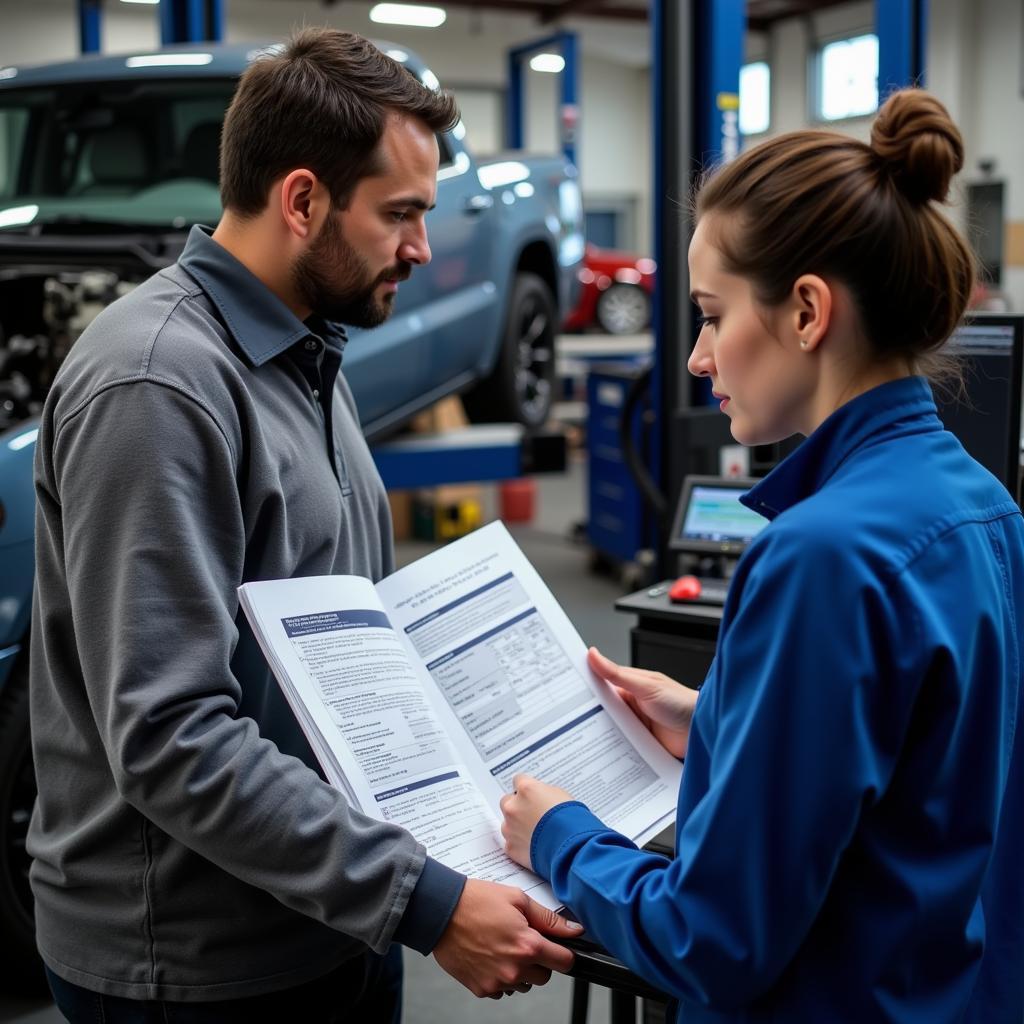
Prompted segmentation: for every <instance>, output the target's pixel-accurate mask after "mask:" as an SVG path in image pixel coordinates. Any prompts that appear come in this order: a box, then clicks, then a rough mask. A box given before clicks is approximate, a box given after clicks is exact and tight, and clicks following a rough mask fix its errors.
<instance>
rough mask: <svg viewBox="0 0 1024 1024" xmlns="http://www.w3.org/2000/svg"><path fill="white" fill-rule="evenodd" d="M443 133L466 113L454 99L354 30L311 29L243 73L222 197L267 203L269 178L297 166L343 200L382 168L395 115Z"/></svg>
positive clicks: (239, 206) (251, 204)
mask: <svg viewBox="0 0 1024 1024" xmlns="http://www.w3.org/2000/svg"><path fill="white" fill-rule="evenodd" d="M391 114H397V115H398V116H400V117H414V118H417V119H418V120H420V121H422V122H423V123H424V124H426V125H427V126H428V127H429V128H431V129H432V130H433V131H435V132H445V131H450V130H451V129H452V128H453V127H454V126H455V125H456V124H457V123H458V120H459V112H458V108H457V107H456V105H455V100H454V98H453V97H452V96H451V95H450V94H448V93H443V92H435V91H434V90H433V89H429V88H427V87H426V86H425V85H423V84H422V83H421V82H420V81H419V80H418V79H417V78H416V77H415V76H414V75H413V74H412V72H410V71H409V70H407V69H406V68H405V67H403V66H402V65H401V64H400V63H399V62H398V61H395V60H392V59H391V58H390V57H388V56H386V55H385V54H383V53H381V52H380V50H378V49H377V47H376V46H374V45H373V44H372V43H371V42H369V41H368V40H366V39H364V38H363V37H362V36H358V35H355V34H353V33H351V32H339V31H337V30H336V29H329V28H306V29H303V30H301V31H300V32H298V33H297V34H296V35H294V36H293V37H292V38H291V39H290V40H289V41H288V43H287V44H286V45H285V46H284V48H283V49H281V50H280V51H278V52H268V53H267V54H266V55H265V56H261V57H258V58H257V59H256V60H255V61H253V63H252V64H251V65H250V66H249V67H248V69H247V70H246V71H245V73H244V74H243V75H242V77H241V80H240V82H239V84H238V89H237V90H236V92H235V95H234V98H233V99H232V101H231V106H230V107H229V108H228V112H227V115H226V117H225V119H224V129H223V132H222V134H221V144H220V196H221V202H222V204H223V205H224V208H225V209H226V210H230V211H231V212H232V213H236V214H240V215H241V216H243V217H246V216H254V215H256V214H258V213H260V212H261V211H262V210H263V209H264V208H265V207H266V205H267V199H268V196H269V193H270V187H271V185H272V184H273V183H274V182H275V181H277V180H278V179H279V178H281V177H282V176H283V175H285V174H287V173H288V172H289V171H293V170H295V169H296V168H298V167H305V168H308V169H309V170H311V171H312V172H313V173H314V174H316V176H317V177H318V178H319V179H320V180H321V181H323V183H324V185H325V186H326V187H327V189H328V191H329V192H330V195H331V200H332V202H333V203H334V204H335V205H337V206H345V205H346V204H347V203H348V200H349V199H350V198H351V195H352V191H353V190H354V188H355V186H356V183H357V182H358V181H359V180H360V179H361V178H365V177H367V176H369V175H371V174H373V173H375V172H376V171H377V168H378V154H377V146H378V143H379V142H380V139H381V136H382V135H383V134H384V128H385V125H386V123H387V119H388V116H389V115H391Z"/></svg>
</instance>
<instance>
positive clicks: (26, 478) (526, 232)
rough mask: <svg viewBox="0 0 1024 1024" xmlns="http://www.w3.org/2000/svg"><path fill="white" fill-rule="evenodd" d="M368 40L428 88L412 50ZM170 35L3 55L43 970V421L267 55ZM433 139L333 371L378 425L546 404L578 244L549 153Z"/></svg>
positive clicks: (566, 175)
mask: <svg viewBox="0 0 1024 1024" xmlns="http://www.w3.org/2000/svg"><path fill="white" fill-rule="evenodd" d="M378 46H379V47H380V48H381V49H382V50H384V51H385V52H387V53H388V54H389V55H390V56H392V57H393V58H395V59H396V60H399V61H401V62H402V63H403V64H404V65H405V66H406V68H407V69H408V70H409V71H410V73H411V74H414V75H415V76H416V77H418V78H419V79H420V80H421V81H422V82H424V83H425V84H427V85H428V86H430V87H431V88H437V87H438V81H437V79H436V77H435V76H434V75H433V73H432V72H431V71H430V70H429V68H427V67H425V66H424V65H423V64H422V62H420V61H419V60H418V58H417V57H416V56H415V55H414V54H412V53H410V52H408V51H407V50H405V49H403V48H400V47H397V46H394V45H392V44H388V43H378ZM268 49H272V48H264V49H254V48H252V47H246V46H223V47H209V48H207V47H198V48H196V47H191V48H188V49H186V48H180V47H179V48H168V49H165V50H162V51H160V52H159V53H155V54H133V55H121V56H117V57H106V56H99V57H88V58H83V59H81V60H77V61H73V62H70V63H66V64H56V65H50V66H46V67H36V68H24V69H22V68H9V69H5V70H4V73H3V76H2V77H0V942H2V945H3V948H4V952H5V955H4V958H3V964H2V965H0V976H2V977H3V978H4V979H5V980H6V981H7V983H8V984H13V985H16V984H18V983H21V984H22V985H24V984H25V983H27V982H31V981H32V980H35V979H37V978H38V977H39V976H40V971H39V969H38V961H37V958H36V953H35V943H34V938H33V925H32V898H31V893H30V890H29V885H28V869H29V857H28V855H27V853H26V851H25V836H26V833H27V830H28V821H29V817H30V815H31V811H32V806H33V802H34V799H35V778H34V774H33V770H32V759H31V749H30V745H29V722H28V688H27V681H28V640H29V615H30V604H31V594H32V580H33V570H34V566H33V520H34V506H35V497H34V492H33V486H32V459H33V450H34V447H35V437H36V417H37V416H38V414H39V411H40V410H41V408H42V403H43V400H44V399H45V397H46V393H47V391H48V389H49V386H50V383H51V382H52V380H53V377H54V374H55V373H56V372H57V369H58V367H59V366H60V364H61V362H62V360H63V358H64V356H65V355H66V354H67V352H68V350H69V349H70V347H71V345H73V344H74V342H75V340H76V338H77V337H78V336H79V335H80V334H81V332H82V331H83V330H84V329H85V327H86V326H88V324H89V323H90V322H91V320H92V319H93V318H94V317H95V316H96V314H97V313H98V312H99V311H100V310H101V309H102V308H103V307H104V306H105V305H107V304H108V303H110V302H112V301H113V300H114V299H116V298H118V297H119V296H121V295H123V294H125V293H126V292H127V291H130V290H131V289H132V288H134V287H135V286H136V285H137V284H139V283H140V282H141V281H143V280H145V279H146V278H147V277H149V276H150V275H151V274H153V273H154V272H155V271H157V270H159V269H161V268H162V267H165V266H167V265H169V264H170V263H173V262H174V260H175V259H176V258H177V257H178V255H179V253H180V252H181V250H182V248H183V246H184V244H185V239H186V236H187V234H188V231H189V228H190V227H191V226H192V225H193V224H197V223H202V224H210V225H212V224H216V222H217V221H218V219H219V218H220V212H221V207H220V198H219V193H218V188H217V178H218V167H217V158H218V146H219V138H220V127H221V122H222V120H223V116H224V112H225V110H226V108H227V105H228V103H229V101H230V99H231V95H232V93H233V91H234V88H235V84H236V81H237V78H238V76H239V75H240V74H241V73H242V72H243V71H244V70H245V68H246V66H247V65H248V63H249V62H251V61H252V60H256V59H259V57H260V56H261V55H262V54H264V53H266V52H268ZM464 136H465V129H464V128H463V126H462V125H461V124H459V125H458V126H457V127H456V129H455V130H454V131H452V132H451V133H449V134H446V135H443V136H439V137H438V144H439V147H440V152H441V165H440V169H439V172H438V188H437V207H436V209H435V210H434V212H433V213H431V215H430V218H429V221H428V228H429V233H430V243H431V249H432V251H433V259H432V261H431V263H430V264H429V265H428V266H426V267H419V268H417V269H416V271H415V272H414V273H413V275H412V277H411V278H410V280H409V281H408V282H406V284H404V285H403V286H402V288H401V290H400V291H399V296H398V300H397V305H396V309H395V313H394V315H393V316H392V317H391V319H390V320H389V321H388V322H387V323H385V324H384V325H382V326H381V327H379V328H376V329H375V330H373V331H372V332H366V331H357V330H353V331H351V332H350V337H351V340H350V343H349V345H348V347H347V348H346V351H345V367H344V372H345V376H346V379H347V380H348V382H349V384H350V385H351V387H352V391H353V393H354V395H355V398H356V402H357V404H358V407H359V411H360V417H361V420H362V423H363V428H364V431H365V432H366V434H367V436H368V437H369V438H370V439H371V440H372V439H375V438H379V437H382V436H384V435H386V434H388V433H390V432H392V431H394V430H395V429H397V428H398V427H400V426H401V425H402V424H403V423H404V422H405V421H406V420H408V419H409V418H410V417H411V416H412V415H413V414H414V413H416V412H418V411H420V410H421V409H423V408H425V407H427V406H428V405H431V404H432V403H434V402H436V401H437V400H438V399H440V398H442V397H444V396H445V395H448V394H452V393H456V392H461V393H462V394H463V397H464V401H465V404H466V407H467V410H468V411H469V414H470V416H471V417H472V418H474V419H477V420H510V421H517V422H520V423H523V424H525V425H526V426H528V427H536V426H540V425H542V424H543V423H544V421H545V420H546V419H547V416H548V412H549V409H550V405H551V400H552V396H553V385H554V369H555V360H554V341H555V334H556V331H557V329H558V325H559V324H560V322H561V317H562V315H564V313H565V312H566V311H567V310H568V309H570V308H571V307H572V305H573V302H574V300H575V295H574V290H575V288H576V286H577V285H576V275H577V271H578V268H579V265H580V261H581V260H582V256H583V237H582V207H581V202H580V191H579V187H578V184H577V181H576V171H575V168H573V167H572V166H571V165H569V164H567V163H566V162H565V161H564V160H563V159H561V158H555V157H533V158H527V157H523V156H522V155H520V154H505V155H502V156H499V157H496V158H493V159H491V160H488V161H484V162H477V161H476V160H474V158H473V156H472V155H471V154H470V153H469V151H468V150H467V148H466V146H465V144H464Z"/></svg>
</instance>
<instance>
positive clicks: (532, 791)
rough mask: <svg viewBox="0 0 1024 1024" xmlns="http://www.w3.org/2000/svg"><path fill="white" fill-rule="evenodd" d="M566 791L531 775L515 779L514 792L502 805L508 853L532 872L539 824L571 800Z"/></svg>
mask: <svg viewBox="0 0 1024 1024" xmlns="http://www.w3.org/2000/svg"><path fill="white" fill-rule="evenodd" d="M571 799H572V796H571V795H570V794H568V793H566V791H565V790H564V789H559V788H558V787H557V786H549V785H548V784H547V783H546V782H540V781H539V780H538V779H534V778H532V777H531V776H529V775H516V776H514V777H513V779H512V792H511V793H506V794H505V795H504V796H503V797H502V798H501V800H500V801H499V806H500V807H501V813H502V814H503V815H504V816H505V820H504V821H503V822H502V824H501V834H502V835H503V836H504V837H505V852H506V853H507V854H508V855H509V856H510V857H511V858H512V859H513V860H514V861H516V862H517V863H519V864H522V865H523V867H524V868H531V869H532V867H533V865H532V864H531V863H530V840H531V839H532V838H533V830H534V829H535V828H536V827H537V822H538V821H540V819H541V818H543V817H544V815H545V814H547V812H548V811H550V810H551V808H552V807H556V806H558V804H564V803H565V802H566V800H571Z"/></svg>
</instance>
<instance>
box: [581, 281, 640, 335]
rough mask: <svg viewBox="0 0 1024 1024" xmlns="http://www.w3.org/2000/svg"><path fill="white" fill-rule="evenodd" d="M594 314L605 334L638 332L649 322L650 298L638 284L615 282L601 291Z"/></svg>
mask: <svg viewBox="0 0 1024 1024" xmlns="http://www.w3.org/2000/svg"><path fill="white" fill-rule="evenodd" d="M594 316H595V317H596V319H597V323H598V326H599V327H600V328H601V330H602V331H604V332H605V333H607V334H639V333H640V332H641V331H642V330H643V329H644V328H645V327H646V326H647V325H648V324H649V323H650V322H651V300H650V298H648V295H647V292H645V291H644V290H643V288H640V287H639V286H638V285H635V284H623V283H622V282H617V283H616V284H613V285H612V286H611V287H610V288H608V289H607V290H606V291H603V292H601V294H600V296H599V297H598V300H597V308H596V309H595V311H594Z"/></svg>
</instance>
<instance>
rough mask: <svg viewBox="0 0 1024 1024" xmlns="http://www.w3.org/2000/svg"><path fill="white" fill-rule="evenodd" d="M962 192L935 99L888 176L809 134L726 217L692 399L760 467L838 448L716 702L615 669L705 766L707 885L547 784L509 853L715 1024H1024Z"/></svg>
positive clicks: (769, 490) (995, 503)
mask: <svg viewBox="0 0 1024 1024" xmlns="http://www.w3.org/2000/svg"><path fill="white" fill-rule="evenodd" d="M962 163H963V145H962V142H961V138H960V134H959V132H958V131H957V129H956V127H955V125H954V124H953V123H952V121H951V120H950V118H949V115H948V113H947V112H946V110H945V108H944V107H943V106H942V105H941V104H940V103H939V102H938V101H937V100H935V99H934V98H933V97H931V96H929V95H928V94H927V93H925V92H923V91H920V90H905V91H902V92H899V93H896V94H894V95H893V96H892V97H890V99H889V100H888V101H887V102H886V104H885V105H884V106H883V108H882V109H881V110H880V111H879V114H878V116H877V119H876V121H875V124H874V128H873V131H872V141H871V145H870V146H868V145H865V144H863V143H861V142H857V141H855V140H852V139H849V138H845V137H843V136H839V135H834V134H831V133H825V132H812V131H807V132H796V133H793V134H790V135H786V136H782V137H780V138H777V139H774V140H771V141H769V142H766V143H764V144H763V145H761V146H758V147H756V148H754V149H752V150H750V151H749V152H747V153H745V154H744V155H742V156H741V157H740V158H739V159H737V160H736V161H734V162H733V163H731V164H729V165H727V166H726V167H724V168H723V169H721V170H720V171H719V172H718V173H717V174H715V175H714V176H713V177H712V178H711V179H710V181H709V182H708V183H707V184H706V185H705V186H704V188H703V189H702V190H701V192H700V194H699V196H698V198H697V201H696V211H695V212H696V223H697V226H696V230H695V233H694V236H693V240H692V243H691V245H690V253H689V260H690V282H691V285H692V287H693V297H694V299H695V301H696V302H697V303H698V304H699V306H700V309H701V313H702V317H703V327H702V329H701V332H700V335H699V337H698V340H697V344H696V346H695V348H694V350H693V354H692V355H691V357H690V361H689V369H690V371H691V372H692V373H694V374H696V375H698V376H703V377H708V378H710V381H711V384H712V387H713V390H714V393H715V395H716V396H717V397H718V398H719V399H720V400H721V405H722V410H723V411H724V412H725V414H726V415H727V416H729V417H730V419H731V428H732V433H733V435H734V436H735V438H736V439H737V440H738V441H740V442H742V443H744V444H748V445H753V444H764V443H768V442H772V441H776V440H779V439H781V438H785V437H788V436H790V435H791V434H794V433H800V434H804V435H806V436H807V440H805V441H804V442H803V444H802V445H801V446H800V448H799V449H797V450H796V451H795V452H794V453H793V454H792V455H791V456H790V457H789V458H788V459H786V460H785V461H784V462H783V463H781V464H780V465H779V466H778V467H776V469H774V470H773V471H772V473H771V474H770V475H769V476H767V477H766V478H765V479H764V480H762V481H760V482H759V483H758V484H757V485H756V486H754V487H753V488H752V489H751V491H750V492H749V495H748V496H747V499H746V501H747V504H749V505H750V506H751V507H752V508H754V509H756V510H758V511H759V512H761V513H762V514H763V515H764V516H765V517H766V518H768V519H769V520H770V522H769V524H768V526H767V527H766V528H765V529H764V530H763V531H762V532H761V533H760V535H759V536H758V537H757V538H756V539H755V540H754V541H753V543H752V544H751V545H750V548H749V550H748V552H747V553H746V554H745V555H744V557H743V558H742V559H741V561H740V563H739V565H738V566H737V569H736V573H735V576H734V577H733V582H732V584H731V587H730V592H729V597H728V601H727V603H726V606H725V609H724V613H723V616H722V625H721V631H720V635H719V641H718V650H717V654H716V658H715V661H714V663H713V665H712V667H711V669H710V671H709V674H708V677H707V680H706V682H705V683H704V686H703V688H702V690H701V694H700V699H699V701H698V700H696V699H695V697H694V696H693V694H692V692H691V691H688V690H686V689H685V688H683V687H678V686H676V685H675V684H674V683H673V682H672V681H671V680H669V679H667V678H665V677H664V676H659V675H657V674H655V673H650V672H647V673H645V672H640V671H638V670H631V669H624V668H619V667H618V666H616V665H614V664H612V663H611V662H609V661H607V660H606V659H604V658H602V657H601V656H600V655H599V654H598V653H597V652H596V651H591V653H590V664H591V667H592V668H593V669H594V671H595V672H596V673H597V674H598V675H600V676H603V677H604V678H605V679H607V680H608V681H609V682H611V683H612V684H614V685H616V686H617V687H619V689H620V693H621V694H622V695H623V697H624V698H625V699H626V700H627V701H628V702H629V703H630V704H631V705H632V706H633V708H634V710H636V711H637V712H638V713H639V714H640V715H641V717H642V718H643V720H644V721H645V722H646V723H647V724H648V726H649V727H650V728H651V729H652V731H653V732H654V734H655V735H656V736H657V737H658V738H659V739H660V740H661V742H662V743H663V744H664V745H665V746H666V747H667V748H668V749H669V750H670V751H671V752H672V753H674V754H676V755H677V756H682V755H683V753H684V752H685V754H686V768H685V770H684V772H683V781H682V786H681V790H680V796H679V806H678V818H677V825H676V829H677V832H676V857H675V859H674V860H673V861H671V862H666V861H665V860H663V859H661V858H658V857H656V856H654V855H650V854H646V853H643V852H641V851H638V850H637V849H636V848H635V847H634V846H633V844H631V843H630V842H628V841H627V840H626V839H625V838H624V837H622V836H620V835H617V834H616V833H614V832H612V831H611V830H609V829H607V828H606V827H605V826H604V825H603V824H602V823H601V822H600V821H599V820H598V819H597V818H595V817H594V816H593V815H592V814H591V813H590V812H589V811H588V810H587V809H586V808H585V807H583V806H582V805H581V804H579V803H576V802H574V801H572V799H571V796H570V795H569V794H568V793H565V792H564V791H562V790H559V789H556V788H554V787H551V786H547V785H545V784H543V783H542V782H538V781H536V780H533V779H530V778H528V777H525V776H521V777H518V778H517V779H516V792H515V793H514V794H511V795H509V796H506V797H505V798H504V800H503V801H502V809H503V811H504V814H505V824H504V834H505V837H506V843H507V848H508V850H509V853H510V854H511V855H512V856H513V857H514V858H515V859H516V860H518V861H519V862H521V863H523V864H527V865H532V866H533V868H534V870H536V871H538V872H539V873H540V874H542V875H544V876H546V877H548V878H550V879H551V881H552V883H553V885H554V888H555V892H556V894H557V895H558V897H559V898H560V899H563V900H564V901H565V902H566V903H567V904H568V905H569V906H570V907H571V908H573V909H574V910H575V912H576V914H577V915H578V916H579V918H580V919H581V920H582V921H583V922H584V924H585V925H586V927H587V929H588V931H589V933H590V934H591V935H593V936H594V937H595V938H596V939H597V940H599V941H600V942H602V943H603V944H604V945H605V946H606V947H607V948H608V949H610V950H611V951H612V952H614V953H615V954H616V955H618V956H619V957H621V958H622V959H623V960H624V961H625V962H626V963H627V964H629V966H630V967H632V968H633V969H634V970H635V971H636V972H637V973H639V974H641V975H643V976H644V977H646V978H647V979H649V980H650V981H652V982H653V983H654V984H656V985H658V986H659V987H661V988H662V989H664V990H665V991H667V992H669V993H671V994H672V995H673V996H674V997H675V998H676V999H677V1000H678V1001H679V1016H678V1019H679V1020H680V1021H685V1022H686V1024H693V1022H711V1021H714V1022H724V1021H730V1022H737V1021H750V1022H753V1021H759V1022H760V1021H779V1022H782V1021H784V1022H786V1024H803V1022H808V1024H810V1022H813V1024H831V1022H837V1021H850V1022H857V1024H861V1022H872V1024H873V1022H880V1021H892V1022H910V1021H913V1022H927V1024H945V1022H954V1021H957V1022H959V1021H972V1022H975V1021H976V1022H981V1021H984V1022H985V1024H1002V1022H1004V1021H1005V1022H1006V1024H1020V1022H1021V1020H1022V1018H1024V999H1022V984H1024V982H1022V979H1021V972H1022V965H1024V882H1022V877H1024V870H1022V866H1024V841H1022V839H1024V830H1022V825H1021V822H1022V818H1024V786H1022V775H1024V754H1022V750H1021V747H1022V740H1021V738H1020V737H1019V736H1017V735H1016V724H1017V721H1018V720H1019V719H1020V718H1021V717H1024V716H1022V714H1021V712H1022V710H1024V709H1022V707H1021V703H1022V697H1021V689H1022V686H1021V634H1022V632H1024V621H1022V619H1024V522H1022V519H1021V513H1020V509H1019V508H1018V507H1017V506H1016V504H1015V503H1014V501H1013V499H1012V498H1011V497H1010V495H1009V494H1008V493H1007V492H1006V490H1005V489H1004V488H1003V487H1002V485H1001V484H1000V483H999V482H998V481H996V480H995V479H994V478H993V477H992V476H991V475H989V474H988V473H987V471H985V470H984V469H983V468H981V467H980V466H979V465H978V464H977V463H975V462H974V461H973V460H972V459H971V458H970V457H968V456H967V454H966V453H965V452H964V451H963V449H962V447H961V446H960V444H959V443H958V442H957V440H956V439H955V438H954V437H953V436H952V435H951V434H949V433H948V432H946V431H944V430H943V428H942V424H941V423H940V421H939V419H938V417H937V415H936V411H935V406H934V403H933V400H932V395H931V391H930V389H929V386H928V383H927V382H926V380H925V379H923V378H922V377H921V376H919V375H918V374H920V373H921V372H922V368H924V367H927V365H928V363H929V361H932V362H934V353H935V350H936V349H938V348H939V347H940V346H941V345H942V344H943V342H944V341H945V340H946V339H947V338H948V337H949V335H950V334H951V332H952V331H953V329H954V327H955V326H956V325H957V322H958V321H959V320H960V317H961V315H962V313H963V310H964V307H965V305H966V302H967V298H968V296H969V295H970V291H971V285H972V279H973V275H972V261H971V257H970V254H969V252H968V250H967V248H966V246H965V245H964V243H963V241H962V240H961V239H960V237H959V236H958V235H957V233H956V232H955V231H954V230H953V228H952V227H951V226H950V225H949V223H948V222H947V221H946V220H945V218H944V217H943V216H942V215H941V214H940V213H939V211H938V209H937V208H936V203H938V202H940V201H942V200H943V199H945V197H946V194H947V190H948V187H949V182H950V179H951V178H952V176H953V174H954V173H955V172H956V171H958V170H959V169H960V167H961V166H962ZM694 704H696V708H694ZM691 716H692V728H691V723H690V719H691ZM687 741H688V745H687Z"/></svg>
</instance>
